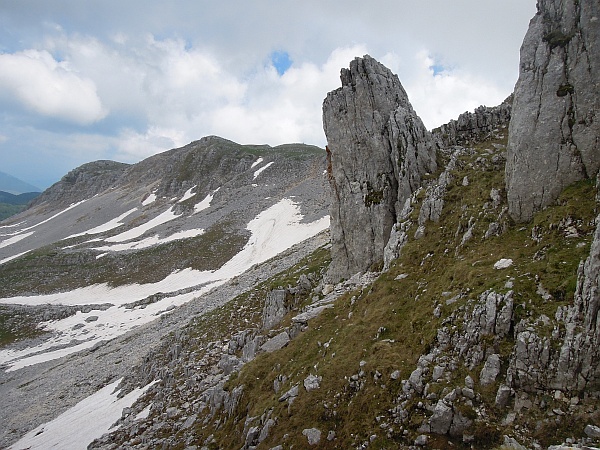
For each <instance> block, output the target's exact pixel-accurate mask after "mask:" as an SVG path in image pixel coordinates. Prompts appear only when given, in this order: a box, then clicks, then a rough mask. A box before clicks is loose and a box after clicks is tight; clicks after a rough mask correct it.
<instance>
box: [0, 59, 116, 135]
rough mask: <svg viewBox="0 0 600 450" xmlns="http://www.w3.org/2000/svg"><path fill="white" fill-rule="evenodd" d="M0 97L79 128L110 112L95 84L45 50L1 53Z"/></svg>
mask: <svg viewBox="0 0 600 450" xmlns="http://www.w3.org/2000/svg"><path fill="white" fill-rule="evenodd" d="M0 95H2V96H3V97H5V98H9V99H11V100H13V101H16V102H17V103H19V104H21V105H22V106H23V107H24V108H26V109H28V110H30V111H34V112H35V113H37V114H39V115H42V116H46V117H51V118H57V119H60V120H63V121H66V122H71V123H74V124H78V125H88V124H91V123H94V122H96V121H98V120H101V119H102V118H104V117H105V116H106V115H107V113H108V111H107V110H106V109H105V108H104V107H103V106H102V102H101V101H100V98H99V97H98V95H97V93H96V86H95V84H94V82H93V81H92V80H90V79H89V78H82V77H80V76H78V74H77V73H75V72H73V71H72V70H71V69H70V67H69V65H68V64H66V63H61V62H58V61H56V60H55V59H54V58H53V57H52V55H51V54H50V53H49V52H48V51H45V50H41V51H38V50H25V51H21V52H17V53H13V54H0Z"/></svg>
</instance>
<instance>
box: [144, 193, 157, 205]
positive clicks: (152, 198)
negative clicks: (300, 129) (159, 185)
mask: <svg viewBox="0 0 600 450" xmlns="http://www.w3.org/2000/svg"><path fill="white" fill-rule="evenodd" d="M155 201H156V194H155V193H154V192H153V193H152V194H150V195H149V196H148V197H146V200H144V201H143V202H142V206H148V205H150V204H151V203H154V202H155Z"/></svg>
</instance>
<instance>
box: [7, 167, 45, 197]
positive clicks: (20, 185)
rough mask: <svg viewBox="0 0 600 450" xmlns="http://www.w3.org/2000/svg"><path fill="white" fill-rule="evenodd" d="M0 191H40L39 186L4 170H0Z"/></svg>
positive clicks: (21, 192) (16, 192) (20, 192)
mask: <svg viewBox="0 0 600 450" xmlns="http://www.w3.org/2000/svg"><path fill="white" fill-rule="evenodd" d="M0 191H4V192H8V193H10V194H15V195H18V194H24V193H25V192H42V190H41V189H40V188H38V187H36V186H34V185H32V184H29V183H27V182H25V181H23V180H20V179H18V178H17V177H13V176H12V175H9V174H7V173H4V172H0Z"/></svg>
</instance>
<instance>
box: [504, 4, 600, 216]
mask: <svg viewBox="0 0 600 450" xmlns="http://www.w3.org/2000/svg"><path fill="white" fill-rule="evenodd" d="M599 45H600V4H599V3H598V2H597V1H579V0H566V1H562V0H539V1H538V13H537V14H536V16H535V17H534V18H533V19H532V20H531V22H530V25H529V30H528V32H527V35H526V36H525V40H524V42H523V45H522V47H521V65H520V75H519V80H518V81H517V85H516V88H515V94H514V102H513V109H512V118H511V123H510V128H509V141H508V149H507V164H506V185H507V194H508V202H509V211H510V214H511V215H512V217H513V218H514V219H515V220H517V221H528V220H529V219H531V217H532V215H533V213H534V212H535V211H537V210H539V209H541V208H543V207H545V206H547V205H549V204H550V203H552V202H553V201H554V200H556V198H557V197H558V195H559V194H560V192H561V191H562V190H563V188H565V187H566V186H568V185H570V184H572V183H573V182H575V181H578V180H581V179H584V178H586V177H593V176H595V175H596V173H597V172H598V169H599V167H600V140H599V138H598V136H599V135H600V118H599V117H598V111H599V109H600V100H599V97H598V92H599V91H600V51H599V50H600V48H599Z"/></svg>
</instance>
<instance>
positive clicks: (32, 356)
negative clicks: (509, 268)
mask: <svg viewBox="0 0 600 450" xmlns="http://www.w3.org/2000/svg"><path fill="white" fill-rule="evenodd" d="M214 192H216V191H214ZM214 192H213V194H212V195H214ZM212 195H209V196H207V198H205V199H204V200H203V201H202V202H201V203H205V204H206V205H207V207H208V206H210V201H211V200H212ZM209 197H210V198H209ZM196 206H198V205H196ZM177 217H179V216H177V215H175V214H174V213H173V211H172V208H170V209H169V210H168V211H166V212H164V213H162V214H160V215H159V216H157V217H156V218H154V219H152V220H150V221H149V222H147V223H146V224H143V225H140V226H139V227H136V228H133V229H132V230H129V231H126V232H124V233H121V234H118V235H116V236H113V237H111V238H107V239H105V241H106V242H117V243H119V244H116V245H113V246H110V245H109V246H106V247H97V249H99V250H103V251H120V250H123V249H139V248H144V246H150V245H155V244H158V243H162V242H168V241H169V240H175V239H183V238H186V237H190V236H191V235H192V234H194V233H200V234H201V231H200V230H189V231H187V232H179V233H175V234H173V235H171V236H169V237H167V238H162V239H160V238H158V236H154V237H150V238H146V239H143V240H141V241H133V242H129V243H126V244H123V242H125V241H128V240H133V239H135V238H136V237H140V236H141V235H142V234H144V233H145V232H146V231H148V230H150V229H152V228H154V227H155V226H157V225H158V224H159V223H165V222H167V221H169V220H173V219H174V218H177ZM302 218H303V216H302V214H301V213H300V207H299V205H298V204H297V203H295V202H294V201H293V200H291V199H289V198H284V199H283V200H281V201H279V202H278V203H276V204H275V205H273V206H271V207H270V208H268V209H266V210H265V211H263V212H261V213H260V214H258V215H257V216H256V217H255V218H254V219H253V220H251V221H250V222H249V223H248V224H247V226H246V228H247V230H249V231H250V233H251V237H250V239H249V241H248V242H247V243H246V245H245V246H244V248H243V249H242V250H241V251H240V252H239V253H238V254H237V255H235V256H234V257H233V258H231V259H230V260H229V261H228V262H227V263H225V264H224V265H223V266H222V267H221V268H219V269H218V270H214V271H198V270H193V269H190V268H187V269H183V270H180V271H176V272H173V273H171V274H170V275H169V276H167V277H166V278H164V279H163V280H161V281H159V282H156V283H146V284H130V285H124V286H119V287H115V288H111V287H110V286H108V285H107V284H96V285H91V286H87V287H83V288H79V289H75V290H72V291H68V292H61V293H56V294H49V295H36V296H18V297H11V298H3V299H0V303H3V304H19V305H43V304H53V305H101V304H102V305H106V304H109V305H111V306H110V307H109V308H108V309H105V310H93V311H90V312H88V313H81V312H78V313H77V314H75V315H73V316H70V317H68V318H66V319H62V320H56V321H50V322H47V323H44V324H43V325H42V326H43V328H44V329H46V330H48V331H52V332H53V334H52V337H51V338H49V339H47V340H46V341H44V342H43V343H41V344H39V345H36V346H33V347H29V348H24V349H20V350H0V365H4V366H5V369H6V370H7V371H14V370H18V369H19V368H22V367H25V366H30V365H33V364H38V363H41V362H45V361H50V360H54V359H57V358H60V357H63V356H66V355H69V354H71V353H75V352H78V351H81V350H84V349H88V348H91V347H93V346H94V345H97V344H98V343H100V342H102V341H107V340H110V339H114V338H116V337H117V336H120V335H122V334H124V333H127V332H128V331H130V330H132V329H134V328H136V327H138V326H140V325H142V324H145V323H148V322H151V321H153V320H156V319H157V318H159V317H160V316H161V315H163V314H165V313H167V312H168V311H170V310H172V309H173V308H176V307H178V306H181V305H183V304H184V303H187V302H189V301H191V300H193V299H194V298H198V297H201V296H202V295H203V294H205V293H206V292H208V291H209V290H211V289H213V288H215V287H217V286H219V285H221V284H223V283H225V282H227V281H228V280H230V279H232V278H233V277H236V276H238V275H240V274H241V273H243V272H244V271H246V270H248V269H249V268H250V267H252V266H253V265H255V264H259V263H262V262H264V261H267V260H268V259H270V258H272V257H274V256H276V255H278V254H279V253H281V252H283V251H285V250H287V249H288V248H290V247H292V246H294V245H296V244H298V243H300V242H302V241H304V240H306V239H308V238H310V237H312V236H314V235H316V234H318V233H319V232H321V231H323V230H325V229H326V228H328V227H329V216H325V217H323V218H321V219H319V220H316V221H314V222H311V223H301V221H302ZM117 219H118V218H117ZM117 222H118V221H117V220H116V219H114V220H113V221H111V222H109V223H112V224H116V223H117ZM196 235H198V234H196ZM120 246H122V247H120ZM184 289H185V290H186V292H185V293H181V291H182V290H184ZM157 293H161V297H162V298H161V299H160V300H158V301H156V302H154V303H151V304H149V305H142V306H136V307H132V305H131V304H132V303H135V302H137V301H140V300H143V299H147V298H148V297H149V296H152V295H155V294H157Z"/></svg>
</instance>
